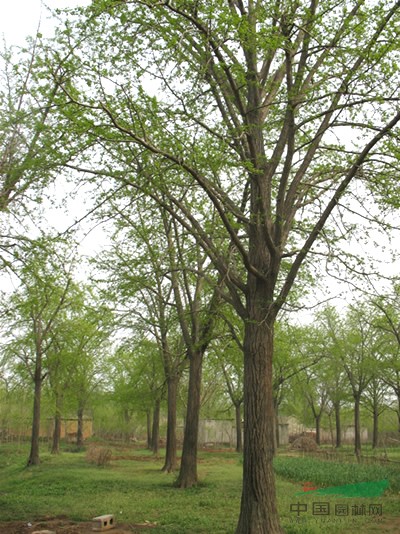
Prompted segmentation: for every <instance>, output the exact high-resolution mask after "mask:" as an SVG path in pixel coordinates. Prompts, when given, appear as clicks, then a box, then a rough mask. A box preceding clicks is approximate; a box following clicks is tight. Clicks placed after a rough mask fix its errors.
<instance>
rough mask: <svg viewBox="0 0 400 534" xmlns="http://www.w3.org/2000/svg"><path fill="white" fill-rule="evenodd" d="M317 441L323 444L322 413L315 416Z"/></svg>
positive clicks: (318, 443)
mask: <svg viewBox="0 0 400 534" xmlns="http://www.w3.org/2000/svg"><path fill="white" fill-rule="evenodd" d="M315 441H316V443H317V445H321V413H319V414H318V415H316V416H315Z"/></svg>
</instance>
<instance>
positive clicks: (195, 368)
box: [176, 351, 203, 488]
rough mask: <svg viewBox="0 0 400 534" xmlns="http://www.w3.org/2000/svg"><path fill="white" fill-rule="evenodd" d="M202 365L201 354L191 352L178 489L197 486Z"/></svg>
mask: <svg viewBox="0 0 400 534" xmlns="http://www.w3.org/2000/svg"><path fill="white" fill-rule="evenodd" d="M202 364H203V354H202V352H200V351H193V353H192V356H191V358H190V364H189V390H188V403H187V409H186V424H185V432H184V436H183V449H182V460H181V467H180V471H179V475H178V479H177V481H176V486H177V487H179V488H191V487H192V486H195V485H196V484H197V441H198V434H199V415H200V399H201V375H202Z"/></svg>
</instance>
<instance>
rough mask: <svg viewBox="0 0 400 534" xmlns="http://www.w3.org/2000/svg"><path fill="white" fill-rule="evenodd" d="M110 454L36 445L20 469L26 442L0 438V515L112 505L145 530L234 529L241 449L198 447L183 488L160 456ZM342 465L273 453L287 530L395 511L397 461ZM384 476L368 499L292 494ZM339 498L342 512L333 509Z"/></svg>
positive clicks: (83, 515)
mask: <svg viewBox="0 0 400 534" xmlns="http://www.w3.org/2000/svg"><path fill="white" fill-rule="evenodd" d="M44 449H45V447H44V446H43V450H44ZM112 454H113V458H112V460H111V463H110V465H108V466H105V467H98V466H96V465H93V464H91V463H89V462H88V461H87V459H86V454H85V452H79V453H78V452H63V453H62V454H61V455H60V456H52V455H50V454H49V453H48V452H43V453H42V456H41V457H42V463H41V465H40V466H38V467H35V468H29V469H27V468H25V463H26V460H27V456H28V449H27V447H25V446H20V447H18V448H16V447H13V446H12V445H8V444H7V445H0V521H15V520H21V521H32V520H33V519H40V518H42V517H55V516H67V517H68V518H70V519H72V520H76V521H90V520H91V518H92V517H94V516H97V515H101V514H105V513H112V514H114V515H115V517H116V519H117V521H118V522H121V523H124V524H130V523H144V522H146V521H148V522H150V523H153V524H154V523H156V524H157V526H156V527H155V528H153V529H152V530H151V532H152V533H154V534H158V533H164V534H222V533H223V534H231V533H233V532H234V529H235V525H236V521H237V517H238V513H239V506H240V492H241V472H242V462H241V457H240V456H239V455H237V454H236V453H234V452H228V451H227V452H200V455H199V477H200V481H201V482H200V484H199V486H198V487H196V488H194V489H190V490H178V489H175V488H174V487H173V481H174V475H166V474H164V473H161V471H160V469H161V467H162V463H163V462H162V458H160V459H156V458H153V457H152V456H151V454H150V453H149V452H148V451H146V450H140V449H134V448H132V447H131V448H123V447H119V448H113V449H112ZM348 467H349V466H347V468H346V466H344V467H343V466H340V464H334V463H333V462H324V461H321V460H313V459H312V460H311V459H310V458H287V457H284V456H282V457H278V458H277V459H276V472H277V475H278V476H277V491H278V498H279V509H280V515H281V520H282V524H283V526H284V528H285V531H286V533H287V534H314V533H319V532H324V533H341V532H354V531H355V530H358V529H359V528H363V530H364V532H378V531H383V530H379V528H378V527H379V522H381V521H383V520H385V521H386V522H387V521H389V522H390V520H391V519H393V518H394V519H396V517H395V516H400V495H399V491H400V470H399V469H396V468H387V469H388V470H386V471H383V470H382V468H380V467H379V466H375V465H371V466H370V465H361V466H358V465H352V466H351V470H350V471H349V469H348ZM383 477H387V479H388V480H389V484H390V485H389V489H388V490H387V491H386V492H385V494H384V495H383V496H382V497H379V498H374V499H373V502H372V500H371V499H365V498H364V499H362V498H348V499H346V498H339V497H335V496H324V497H323V498H321V497H316V496H315V495H312V493H311V492H308V493H304V494H301V495H299V492H301V491H302V489H303V484H304V483H305V482H312V483H314V484H316V485H318V486H319V487H326V486H329V485H338V484H339V485H340V484H348V483H352V482H358V481H361V482H362V481H367V480H378V479H381V478H383ZM322 505H323V506H322ZM372 505H374V506H378V505H379V506H381V507H382V515H381V516H380V515H376V513H373V514H371V513H369V512H370V507H371V506H372ZM328 506H329V510H328V509H327V507H328ZM346 506H347V509H348V515H338V513H337V512H338V511H340V510H341V511H342V512H343V510H345V508H346ZM324 510H325V512H324ZM363 510H364V511H365V513H364V514H363V513H361V512H362V511H363ZM371 510H372V511H374V510H375V512H376V510H377V509H376V508H374V509H371ZM327 511H329V513H327ZM356 512H359V513H356ZM375 527H376V528H378V530H374V528H375ZM368 529H369V530H368ZM385 532H395V530H393V531H391V530H387V531H385Z"/></svg>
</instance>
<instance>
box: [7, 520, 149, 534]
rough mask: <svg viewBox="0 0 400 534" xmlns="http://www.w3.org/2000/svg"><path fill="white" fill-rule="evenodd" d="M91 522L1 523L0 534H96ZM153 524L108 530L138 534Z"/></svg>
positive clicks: (121, 526)
mask: <svg viewBox="0 0 400 534" xmlns="http://www.w3.org/2000/svg"><path fill="white" fill-rule="evenodd" d="M92 525H93V524H92V522H91V521H84V522H75V521H70V520H69V519H67V518H60V517H58V518H57V517H56V518H46V519H43V520H40V521H32V522H31V523H28V522H27V521H9V522H0V534H32V533H33V532H36V531H38V532H40V531H41V530H50V531H52V532H55V533H56V534H94V531H93V529H92ZM155 526H156V525H154V524H152V523H146V524H122V523H121V524H117V525H116V526H115V528H113V529H111V530H108V531H107V532H109V533H110V534H137V533H142V534H143V532H145V531H146V530H150V529H152V528H154V527H155Z"/></svg>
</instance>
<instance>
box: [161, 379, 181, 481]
mask: <svg viewBox="0 0 400 534" xmlns="http://www.w3.org/2000/svg"><path fill="white" fill-rule="evenodd" d="M178 384H179V376H170V377H168V379H167V387H168V408H167V410H168V413H167V443H166V449H165V462H164V466H163V468H162V471H165V472H166V473H172V472H173V471H175V470H176V467H177V459H176V449H177V447H176V402H177V397H178Z"/></svg>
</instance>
